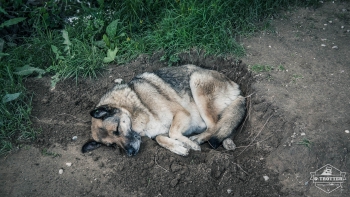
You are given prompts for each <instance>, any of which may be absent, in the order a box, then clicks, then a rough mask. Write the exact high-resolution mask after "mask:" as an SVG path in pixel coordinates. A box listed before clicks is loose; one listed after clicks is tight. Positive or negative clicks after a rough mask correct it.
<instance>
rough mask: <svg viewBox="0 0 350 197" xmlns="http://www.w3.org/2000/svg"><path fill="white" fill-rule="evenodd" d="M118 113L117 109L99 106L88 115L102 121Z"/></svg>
mask: <svg viewBox="0 0 350 197" xmlns="http://www.w3.org/2000/svg"><path fill="white" fill-rule="evenodd" d="M119 112H120V110H119V109H117V108H113V107H110V106H107V105H102V106H99V107H98V108H97V109H94V110H92V111H91V112H90V115H91V116H92V117H94V118H96V119H102V120H104V119H106V118H108V117H111V116H113V115H114V114H116V113H119Z"/></svg>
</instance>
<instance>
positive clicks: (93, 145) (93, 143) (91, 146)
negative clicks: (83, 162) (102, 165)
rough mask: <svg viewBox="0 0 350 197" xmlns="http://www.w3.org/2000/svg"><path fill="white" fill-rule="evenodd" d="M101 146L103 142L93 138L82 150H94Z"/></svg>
mask: <svg viewBox="0 0 350 197" xmlns="http://www.w3.org/2000/svg"><path fill="white" fill-rule="evenodd" d="M100 146H101V143H99V142H96V141H94V140H91V141H88V142H86V143H85V144H84V146H83V147H82V148H81V152H83V153H86V152H89V151H93V150H95V149H96V148H98V147H100Z"/></svg>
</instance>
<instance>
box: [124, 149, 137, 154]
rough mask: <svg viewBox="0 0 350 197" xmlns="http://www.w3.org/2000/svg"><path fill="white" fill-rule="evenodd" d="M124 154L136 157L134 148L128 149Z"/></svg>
mask: <svg viewBox="0 0 350 197" xmlns="http://www.w3.org/2000/svg"><path fill="white" fill-rule="evenodd" d="M126 153H127V154H128V156H134V155H136V150H135V149H134V148H129V149H127V150H126Z"/></svg>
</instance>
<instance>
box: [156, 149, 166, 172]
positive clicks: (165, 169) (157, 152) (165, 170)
mask: <svg viewBox="0 0 350 197" xmlns="http://www.w3.org/2000/svg"><path fill="white" fill-rule="evenodd" d="M157 155H158V152H157ZM157 155H155V156H154V163H155V164H156V165H157V166H159V167H160V168H162V169H163V170H165V171H166V172H169V170H167V169H165V168H164V167H163V166H161V165H159V164H158V162H157Z"/></svg>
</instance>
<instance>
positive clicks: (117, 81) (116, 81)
mask: <svg viewBox="0 0 350 197" xmlns="http://www.w3.org/2000/svg"><path fill="white" fill-rule="evenodd" d="M122 81H123V79H115V80H114V83H118V84H121V83H122Z"/></svg>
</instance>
